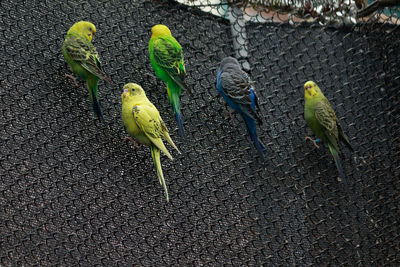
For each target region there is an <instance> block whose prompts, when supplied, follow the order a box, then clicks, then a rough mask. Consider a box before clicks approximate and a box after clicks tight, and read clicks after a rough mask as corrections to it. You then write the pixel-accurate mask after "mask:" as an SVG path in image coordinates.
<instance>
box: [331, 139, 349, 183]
mask: <svg viewBox="0 0 400 267" xmlns="http://www.w3.org/2000/svg"><path fill="white" fill-rule="evenodd" d="M329 150H330V151H331V154H332V156H333V159H334V160H335V164H336V168H337V169H338V171H339V175H340V177H341V178H342V180H343V183H344V184H345V185H346V186H347V178H346V176H345V175H344V171H343V167H342V163H341V162H340V157H339V153H338V152H337V151H336V149H335V148H333V147H332V146H331V145H329Z"/></svg>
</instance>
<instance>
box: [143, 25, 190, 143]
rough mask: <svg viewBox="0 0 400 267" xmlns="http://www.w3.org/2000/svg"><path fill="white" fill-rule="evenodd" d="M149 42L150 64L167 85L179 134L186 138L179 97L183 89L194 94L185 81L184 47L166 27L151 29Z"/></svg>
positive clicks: (159, 26)
mask: <svg viewBox="0 0 400 267" xmlns="http://www.w3.org/2000/svg"><path fill="white" fill-rule="evenodd" d="M151 33H152V35H151V38H150V42H149V54H150V62H151V66H152V67H153V69H154V71H155V73H156V75H157V77H159V78H160V79H161V80H162V81H164V82H165V83H166V84H167V92H168V97H169V102H170V103H171V105H172V108H173V111H174V114H175V118H176V122H177V125H178V130H179V134H180V136H181V137H183V136H184V128H183V121H182V116H181V108H180V104H179V97H180V95H181V91H182V88H185V89H186V90H187V91H188V92H189V93H190V94H192V92H191V90H190V89H189V87H188V86H187V85H186V83H185V81H184V79H185V75H186V70H185V64H184V62H183V53H182V47H181V45H180V44H179V43H178V41H176V40H175V38H174V37H173V36H172V35H171V31H170V30H169V29H168V27H167V26H165V25H161V24H159V25H155V26H154V27H153V28H152V29H151Z"/></svg>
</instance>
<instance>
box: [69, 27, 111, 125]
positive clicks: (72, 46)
mask: <svg viewBox="0 0 400 267" xmlns="http://www.w3.org/2000/svg"><path fill="white" fill-rule="evenodd" d="M95 34H96V27H95V26H94V25H93V24H92V23H90V22H88V21H79V22H77V23H75V24H74V25H72V27H71V28H70V29H69V30H68V32H67V36H66V37H65V41H64V44H63V46H62V51H63V55H64V58H65V60H66V61H67V63H68V66H69V68H70V69H71V71H72V72H73V73H74V74H75V75H76V76H77V77H78V78H81V79H84V80H85V81H86V85H87V88H88V91H89V97H90V101H91V102H92V107H93V111H94V113H95V114H96V115H97V117H98V118H99V119H100V120H101V121H102V122H104V118H103V114H102V112H101V108H100V104H99V101H98V100H97V89H98V81H99V79H100V78H101V79H103V80H106V81H107V82H111V80H110V78H109V77H108V76H107V75H106V74H105V73H104V71H103V70H102V68H101V63H100V59H99V55H98V54H97V51H96V48H95V47H94V46H93V44H92V40H93V37H94V35H95ZM66 77H69V78H71V79H72V80H73V81H74V83H75V86H76V87H77V86H78V84H77V83H76V79H75V77H73V76H71V75H67V74H66Z"/></svg>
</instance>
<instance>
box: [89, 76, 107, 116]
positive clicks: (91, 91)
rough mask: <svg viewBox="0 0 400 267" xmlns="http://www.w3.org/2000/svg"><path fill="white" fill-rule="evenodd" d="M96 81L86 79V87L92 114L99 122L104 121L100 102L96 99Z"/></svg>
mask: <svg viewBox="0 0 400 267" xmlns="http://www.w3.org/2000/svg"><path fill="white" fill-rule="evenodd" d="M97 82H98V80H95V81H92V80H90V79H88V80H87V87H88V90H89V96H90V101H91V102H92V108H93V112H94V114H96V116H97V117H98V118H99V120H100V121H101V122H103V123H105V121H104V117H103V113H102V112H101V107H100V103H99V101H98V100H97Z"/></svg>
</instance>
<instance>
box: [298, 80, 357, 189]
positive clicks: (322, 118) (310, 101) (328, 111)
mask: <svg viewBox="0 0 400 267" xmlns="http://www.w3.org/2000/svg"><path fill="white" fill-rule="evenodd" d="M304 97H305V104H304V118H305V120H306V122H307V125H308V126H309V127H310V128H311V130H312V131H313V133H314V134H315V135H316V136H317V137H318V138H320V139H321V140H322V141H324V142H325V143H327V144H328V147H329V150H330V152H331V154H332V156H333V158H334V160H335V163H336V167H337V169H338V171H339V174H340V177H341V178H342V180H343V182H344V183H346V177H345V175H344V172H343V167H342V164H341V163H340V158H339V156H340V154H341V152H340V148H339V141H341V142H343V143H344V144H345V145H346V146H347V147H348V148H349V149H350V150H351V151H353V148H352V146H351V145H350V142H349V139H348V137H347V136H346V135H345V134H344V132H343V129H342V126H341V125H340V123H339V120H338V118H337V117H336V114H335V111H334V110H333V109H332V107H331V105H330V104H329V101H328V99H327V98H326V97H325V96H324V94H323V93H322V91H321V89H320V88H319V87H318V85H317V84H316V83H315V82H313V81H308V82H306V83H305V84H304ZM306 140H311V141H313V143H314V145H315V146H316V147H317V148H319V147H318V145H317V144H316V142H315V140H313V139H312V138H310V137H308V136H307V137H306Z"/></svg>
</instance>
